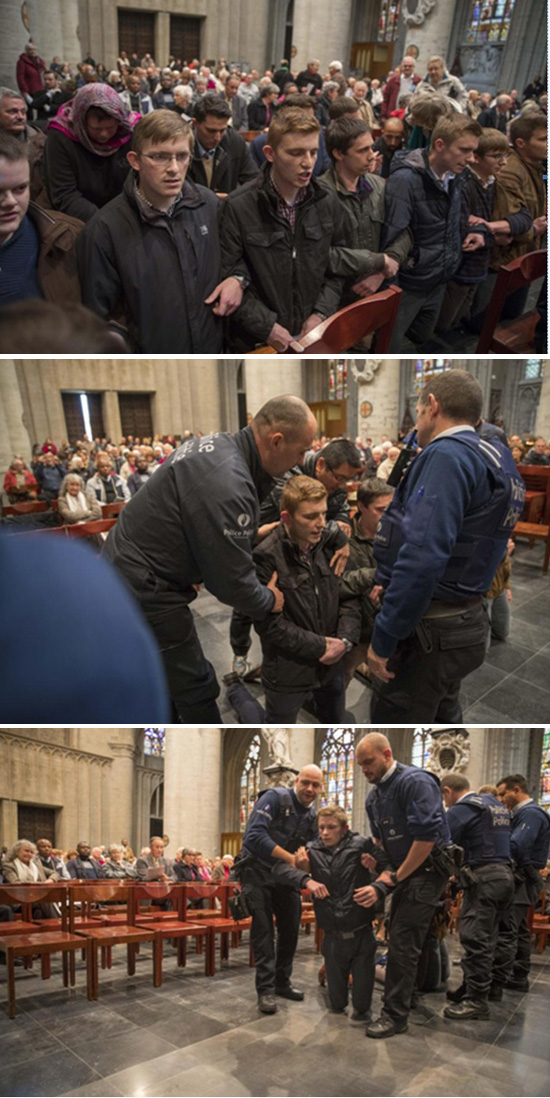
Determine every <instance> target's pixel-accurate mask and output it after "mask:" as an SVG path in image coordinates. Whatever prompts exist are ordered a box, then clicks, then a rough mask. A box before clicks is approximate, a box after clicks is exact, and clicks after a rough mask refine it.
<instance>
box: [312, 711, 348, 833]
mask: <svg viewBox="0 0 550 1098" xmlns="http://www.w3.org/2000/svg"><path fill="white" fill-rule="evenodd" d="M354 765H355V733H354V732H353V730H352V729H351V728H329V729H328V731H327V734H326V736H325V741H324V743H323V747H322V750H321V769H322V771H323V777H324V779H325V788H324V792H323V795H322V797H321V802H320V803H321V804H322V805H326V804H337V805H339V806H340V808H344V809H345V811H346V812H347V814H348V819H349V820H350V822H351V814H352V810H353V771H354Z"/></svg>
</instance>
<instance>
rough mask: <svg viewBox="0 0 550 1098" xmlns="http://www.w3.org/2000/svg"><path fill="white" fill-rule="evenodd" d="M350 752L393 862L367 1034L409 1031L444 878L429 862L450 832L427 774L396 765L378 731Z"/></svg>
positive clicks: (372, 893)
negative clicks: (384, 955)
mask: <svg viewBox="0 0 550 1098" xmlns="http://www.w3.org/2000/svg"><path fill="white" fill-rule="evenodd" d="M356 754H357V762H358V764H359V766H360V767H361V769H362V771H363V774H364V775H365V777H366V779H367V781H369V782H370V783H371V784H373V785H374V786H375V788H374V789H373V790H371V792H370V793H369V795H368V797H367V803H366V809H367V815H368V817H369V822H370V825H371V829H372V833H373V835H374V838H375V840H376V841H377V842H378V843H379V844H381V845H382V846H383V847H384V850H385V852H386V854H387V856H388V858H389V860H390V863H391V865H392V867H393V869H392V870H385V871H384V872H383V873H381V874H380V876H379V878H378V880H379V881H380V882H381V883H382V884H388V885H390V886H391V887H392V888H393V890H394V891H393V892H392V904H391V915H390V924H389V937H390V945H389V952H388V965H387V969H386V981H385V985H384V1005H383V1007H382V1014H381V1016H380V1018H378V1019H377V1020H376V1021H374V1022H371V1024H370V1025H368V1026H367V1028H366V1034H367V1037H378V1038H382V1037H393V1036H394V1034H396V1033H404V1032H405V1030H406V1029H407V1028H408V1024H407V1019H408V1015H409V1011H410V1010H411V1004H412V999H413V992H414V987H415V981H416V975H417V970H418V962H419V959H420V955H421V953H422V948H423V946H424V943H425V941H426V938H427V936H428V932H429V928H430V924H431V921H432V918H433V914H434V911H435V908H436V907H437V904H438V901H439V899H440V896H441V893H442V891H443V889H444V887H445V884H446V882H447V880H448V872H447V871H446V870H445V869H444V868H442V867H441V866H440V864H439V862H438V860H436V859H437V851H438V850H441V849H442V848H444V847H446V846H449V845H450V842H451V837H450V834H449V828H448V825H447V820H446V815H445V810H444V808H443V801H442V798H441V789H440V786H439V781H438V779H437V778H436V777H435V775H434V774H430V773H429V772H428V771H426V770H419V769H418V767H416V766H404V765H403V764H402V763H400V762H397V761H396V760H395V759H394V758H393V754H392V749H391V744H390V742H389V740H388V739H387V738H386V736H382V735H381V734H380V733H378V732H371V733H369V734H368V735H367V736H365V737H364V738H363V739H362V740H361V741H360V743H359V744H358V745H357V753H356ZM434 852H435V853H434ZM377 896H378V894H377V892H376V890H375V889H374V888H373V887H372V886H367V887H366V888H360V889H358V890H357V892H356V894H355V899H356V901H357V903H360V904H362V905H363V906H364V907H371V906H372V905H373V904H374V903H376V899H377Z"/></svg>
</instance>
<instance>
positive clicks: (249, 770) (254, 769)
mask: <svg viewBox="0 0 550 1098" xmlns="http://www.w3.org/2000/svg"><path fill="white" fill-rule="evenodd" d="M260 751H261V739H260V734H259V733H258V734H257V735H256V736H254V738H253V740H252V742H251V744H250V747H249V748H248V754H247V756H246V759H245V763H244V766H243V769H242V772H241V810H240V826H241V831H244V829H245V827H246V825H247V823H248V817H249V816H250V813H251V812H252V809H253V808H254V805H255V804H256V800H257V797H258V793H259V792H260V781H261V774H262V772H261V770H260Z"/></svg>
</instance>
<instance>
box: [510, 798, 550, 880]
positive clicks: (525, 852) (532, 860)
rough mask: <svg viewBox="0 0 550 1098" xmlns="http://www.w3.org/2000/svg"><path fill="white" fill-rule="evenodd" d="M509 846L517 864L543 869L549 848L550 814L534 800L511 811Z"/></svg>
mask: <svg viewBox="0 0 550 1098" xmlns="http://www.w3.org/2000/svg"><path fill="white" fill-rule="evenodd" d="M511 848H512V857H513V859H514V861H515V862H516V863H517V865H518V866H528V865H531V866H533V867H534V869H544V867H545V865H546V862H547V861H548V852H549V848H550V816H549V815H548V813H547V812H545V811H544V808H541V806H540V805H539V804H535V802H534V801H531V802H529V803H527V804H525V807H523V806H520V807H519V808H517V809H515V811H514V812H513V813H512V839H511Z"/></svg>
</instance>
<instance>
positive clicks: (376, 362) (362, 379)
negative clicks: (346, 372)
mask: <svg viewBox="0 0 550 1098" xmlns="http://www.w3.org/2000/svg"><path fill="white" fill-rule="evenodd" d="M381 362H382V359H381V358H367V359H365V365H364V366H363V368H362V369H361V370H360V369H359V367H358V366H357V364H356V362H355V359H354V358H352V359H351V361H350V364H349V365H350V371H351V376H352V378H353V380H354V381H356V382H357V384H358V385H365V384H367V383H368V382H369V381H374V375H375V373H376V371H377V370H378V369H379V368H380V365H381Z"/></svg>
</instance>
